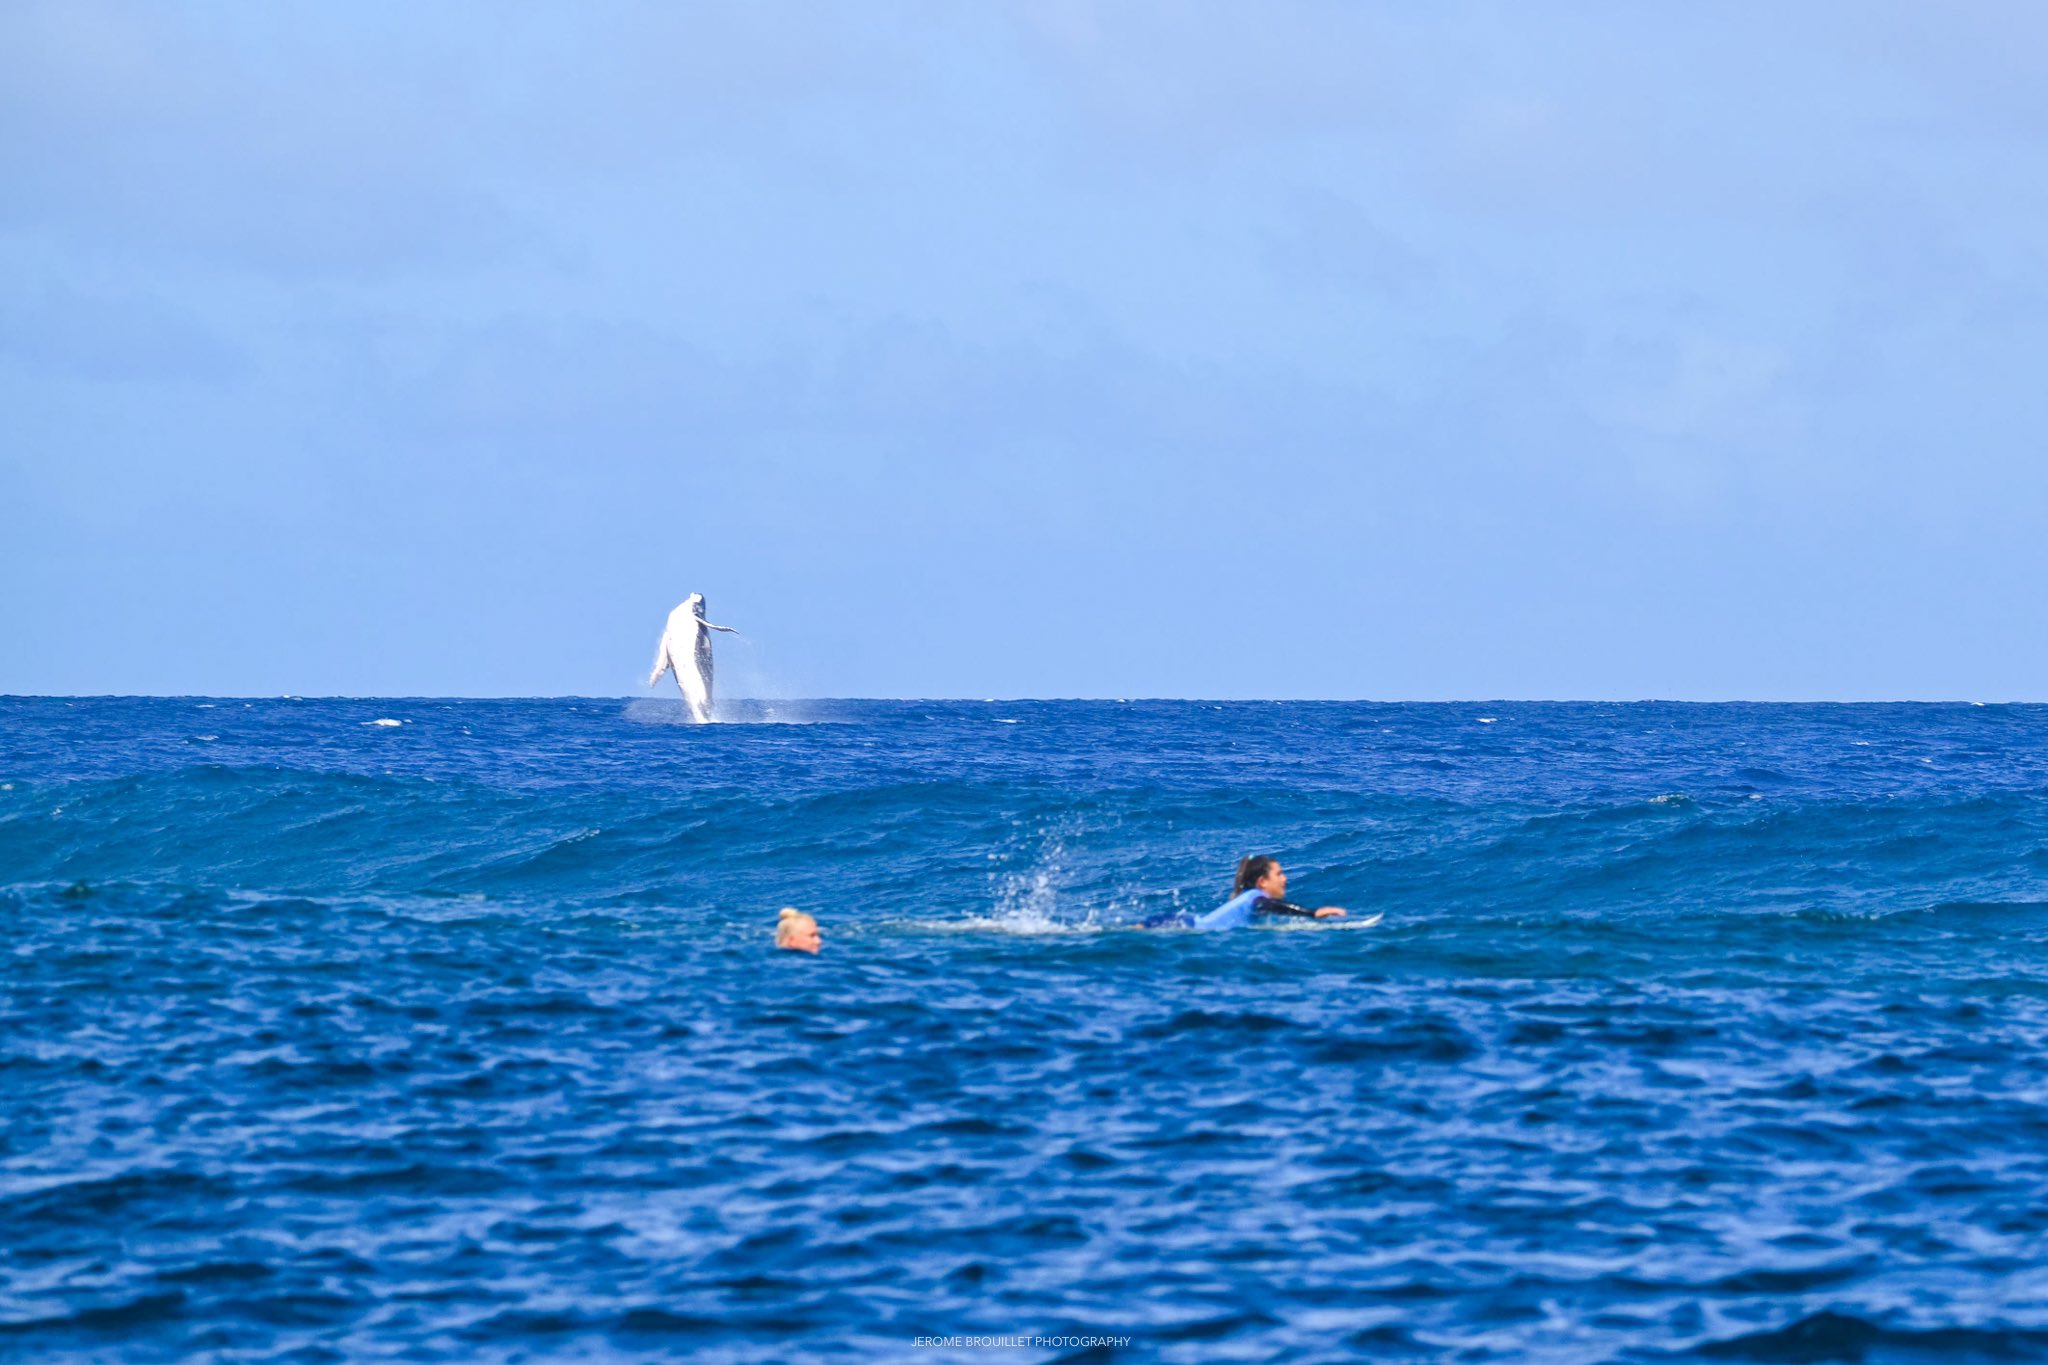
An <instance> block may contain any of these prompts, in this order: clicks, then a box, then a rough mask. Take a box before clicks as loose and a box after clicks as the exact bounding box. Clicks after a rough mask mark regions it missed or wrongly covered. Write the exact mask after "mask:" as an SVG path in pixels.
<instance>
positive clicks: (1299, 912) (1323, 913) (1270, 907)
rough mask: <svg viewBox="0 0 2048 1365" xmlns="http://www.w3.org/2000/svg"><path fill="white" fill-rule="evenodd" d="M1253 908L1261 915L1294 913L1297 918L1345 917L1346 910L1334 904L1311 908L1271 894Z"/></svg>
mask: <svg viewBox="0 0 2048 1365" xmlns="http://www.w3.org/2000/svg"><path fill="white" fill-rule="evenodd" d="M1253 909H1254V912H1255V913H1257V914H1261V915H1292V916H1294V917H1295V918H1296V919H1342V918H1344V912H1343V911H1342V910H1339V909H1338V908H1337V907H1336V906H1334V905H1325V906H1323V907H1321V908H1320V909H1316V910H1311V909H1309V908H1308V907H1307V906H1306V905H1296V904H1295V903H1294V902H1293V901H1276V900H1274V899H1273V898H1272V897H1271V896H1266V897H1263V898H1262V899H1261V900H1260V901H1259V903H1258V904H1257V905H1256V906H1255V907H1253Z"/></svg>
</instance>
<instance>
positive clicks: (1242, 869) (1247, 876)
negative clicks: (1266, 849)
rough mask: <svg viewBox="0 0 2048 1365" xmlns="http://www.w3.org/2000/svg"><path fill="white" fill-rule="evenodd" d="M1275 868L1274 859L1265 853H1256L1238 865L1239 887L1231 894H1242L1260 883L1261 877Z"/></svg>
mask: <svg viewBox="0 0 2048 1365" xmlns="http://www.w3.org/2000/svg"><path fill="white" fill-rule="evenodd" d="M1272 870H1273V860H1272V859H1271V858H1268V857H1267V856H1266V855H1265V854H1263V853H1255V854H1253V855H1252V856H1251V857H1249V858H1246V859H1245V860H1244V861H1243V862H1241V863H1239V864H1238V865H1237V889H1236V890H1234V891H1232V892H1231V893H1230V894H1231V895H1233V896H1242V895H1243V894H1244V893H1245V892H1247V891H1249V890H1251V889H1252V888H1253V887H1255V886H1257V885H1258V884H1259V879H1260V878H1261V877H1263V876H1265V875H1266V874H1267V873H1268V872H1271V871H1272Z"/></svg>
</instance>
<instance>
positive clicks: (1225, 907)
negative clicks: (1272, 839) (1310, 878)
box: [1141, 854, 1344, 929]
mask: <svg viewBox="0 0 2048 1365" xmlns="http://www.w3.org/2000/svg"><path fill="white" fill-rule="evenodd" d="M1267 915H1285V916H1292V917H1294V918H1296V919H1342V918H1344V911H1343V910H1342V909H1340V908H1339V907H1337V906H1334V905H1325V906H1321V907H1320V908H1318V909H1315V910H1311V909H1309V908H1308V907H1306V906H1302V905H1296V904H1294V903H1293V902H1292V901H1290V900H1288V899H1287V870H1286V869H1285V868H1283V867H1281V866H1280V860H1279V859H1277V858H1268V857H1266V856H1265V855H1264V854H1256V855H1254V856H1252V857H1250V858H1246V859H1245V860H1244V861H1243V862H1241V863H1239V864H1238V865H1237V885H1236V890H1235V891H1233V892H1232V894H1231V897H1230V899H1229V900H1227V901H1225V902H1224V903H1223V904H1221V905H1219V906H1217V907H1216V908H1215V909H1214V910H1211V911H1210V912H1209V913H1208V914H1206V915H1191V914H1189V913H1187V912H1186V911H1185V910H1170V911H1168V912H1167V913H1165V914H1163V915H1154V916H1153V917H1152V918H1151V919H1148V920H1146V921H1144V923H1143V924H1142V926H1141V927H1142V928H1146V929H1163V928H1168V927H1175V928H1182V929H1242V928H1243V927H1244V926H1246V925H1248V924H1250V923H1252V922H1253V921H1254V920H1255V919H1257V918H1260V917H1262V916H1267Z"/></svg>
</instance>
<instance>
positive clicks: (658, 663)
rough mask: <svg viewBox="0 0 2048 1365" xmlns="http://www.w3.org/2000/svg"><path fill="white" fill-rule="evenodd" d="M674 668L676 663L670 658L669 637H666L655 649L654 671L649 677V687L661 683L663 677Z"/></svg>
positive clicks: (663, 637) (662, 638)
mask: <svg viewBox="0 0 2048 1365" xmlns="http://www.w3.org/2000/svg"><path fill="white" fill-rule="evenodd" d="M673 667H675V663H674V661H673V660H671V659H670V658H669V657H668V637H667V636H666V635H664V636H662V637H661V643H660V644H658V645H656V646H655V647H654V671H653V672H652V673H649V674H648V675H647V685H648V686H649V687H652V686H654V685H655V684H656V683H658V682H660V681H661V675H662V674H664V673H666V672H668V671H669V669H671V668H673Z"/></svg>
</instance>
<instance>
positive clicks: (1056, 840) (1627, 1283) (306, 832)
mask: <svg viewBox="0 0 2048 1365" xmlns="http://www.w3.org/2000/svg"><path fill="white" fill-rule="evenodd" d="M734 709H736V710H737V711H738V713H739V715H741V716H742V717H745V718H746V719H747V721H748V722H750V723H729V724H719V725H712V726H703V727H699V726H691V725H686V724H681V723H678V722H679V721H680V720H681V712H680V707H679V706H678V705H677V704H676V703H675V702H673V701H672V700H671V701H666V702H658V701H650V700H638V701H628V700H596V699H586V700H539V701H448V700H407V699H382V700H367V701H349V700H318V701H316V700H296V699H276V700H263V701H242V700H227V699H221V700H215V701H207V700H193V699H155V700H137V699H78V700H66V699H21V698H15V699H0V915H4V922H5V924H6V927H7V934H6V953H7V956H6V962H5V967H4V973H0V1357H4V1358H7V1359H23V1360H28V1359H33V1360H37V1361H45V1360H47V1361H150V1360H172V1359H206V1360H290V1361H306V1362H314V1361H342V1360H348V1361H356V1360H372V1361H374V1360H409V1361H427V1360H446V1361H479V1360H480V1361H515V1360H607V1359H636V1358H664V1359H665V1358H689V1359H693V1360H703V1361H734V1362H737V1361H762V1362H784V1361H814V1360H815V1361H825V1360H921V1361H928V1362H933V1363H934V1365H936V1362H941V1361H976V1362H984V1365H993V1363H994V1362H1015V1363H1016V1365H1024V1363H1025V1362H1037V1361H1049V1360H1061V1359H1071V1360H1173V1361H1212V1360H1260V1361H1263V1360H1301V1361H1312V1360H1342V1359H1356V1358H1372V1359H1386V1360H1444V1361H1557V1362H1581V1361H1600V1360H1627V1361H1662V1360H1670V1359H1674V1358H1701V1359H1708V1360H1767V1361H1824V1360H1854V1361H1895V1360H1896V1361H1936V1360H1939V1361H1957V1360H1985V1361H1991V1360H1999V1361H2004V1360H2024V1359H2043V1358H2048V707H2014V706H1986V707H1979V706H1970V705H1952V706H1951V705H1940V706H1936V705H1897V706H1889V705H1887V706H1808V705H1797V706H1793V705H1776V706H1760V705H1725V706H1695V705H1675V704H1658V703H1645V704H1634V705H1590V704H1589V705H1578V704H1543V705H1537V704H1522V703H1494V704H1485V705H1462V704H1458V705H1448V704H1447V705H1367V704H1354V703H1230V704H1221V705H1211V704H1206V703H1199V702H1133V703H1129V704H1125V703H1118V702H989V703H962V702H939V703H931V702H886V703H877V702H817V703H773V704H765V705H764V704H755V705H753V706H751V707H749V706H745V705H744V704H743V705H741V706H739V707H737V708H734ZM378 722H398V723H397V724H380V723H378ZM1253 852H1265V853H1271V854H1274V855H1275V856H1277V857H1279V858H1280V859H1281V860H1282V862H1283V863H1284V864H1285V865H1286V867H1287V869H1288V871H1289V875H1290V881H1291V894H1292V896H1293V898H1294V899H1297V900H1300V901H1303V902H1305V903H1308V904H1311V905H1315V904H1324V903H1335V904H1340V905H1345V906H1348V907H1350V908H1351V909H1352V910H1353V911H1354V913H1355V914H1368V913H1371V912H1380V913H1383V914H1384V916H1385V918H1384V920H1383V921H1382V922H1381V923H1380V924H1379V925H1377V926H1376V927H1372V928H1359V927H1332V926H1327V925H1326V926H1321V927H1295V928H1286V929H1280V928H1265V929H1250V930H1243V931H1239V932H1235V933H1222V934H1198V933H1191V932H1174V931H1142V930H1138V929H1134V928H1131V927H1130V926H1131V925H1132V923H1133V922H1134V921H1136V920H1138V919H1140V918H1142V917H1144V916H1146V915H1150V914H1153V913H1156V912H1158V911H1161V910H1166V909H1172V908H1175V907H1179V908H1183V909H1190V910H1206V909H1208V908H1210V907H1212V906H1214V905H1216V904H1218V903H1219V902H1221V901H1222V900H1223V899H1225V898H1226V897H1227V895H1228V894H1229V891H1230V884H1229V883H1230V877H1231V874H1232V871H1233V870H1234V867H1235V864H1236V862H1237V860H1238V858H1240V857H1241V856H1243V855H1245V854H1247V853H1253ZM782 905H796V906H800V907H802V908H804V909H807V910H810V911H812V912H814V913H815V914H816V915H817V916H818V918H819V920H820V922H821V923H822V925H823V929H824V935H825V948H824V951H823V953H822V954H820V955H819V956H818V957H816V958H810V957H805V956H802V955H799V954H794V953H786V952H776V951H773V950H772V948H771V946H770V945H771V939H772V926H773V923H774V919H775V914H776V910H777V908H778V907H779V906H782ZM928 1339H939V1344H937V1345H933V1344H929V1340H928Z"/></svg>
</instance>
